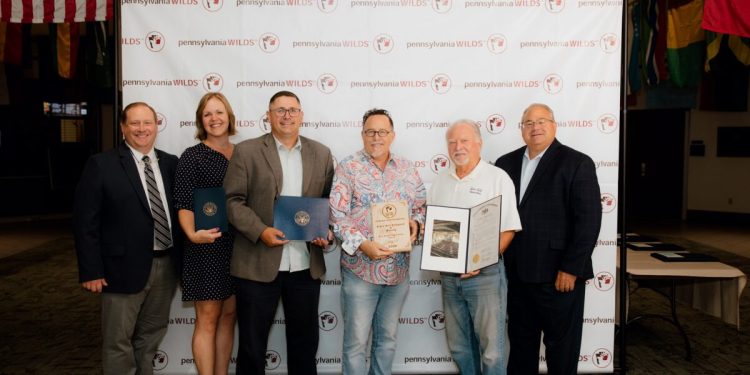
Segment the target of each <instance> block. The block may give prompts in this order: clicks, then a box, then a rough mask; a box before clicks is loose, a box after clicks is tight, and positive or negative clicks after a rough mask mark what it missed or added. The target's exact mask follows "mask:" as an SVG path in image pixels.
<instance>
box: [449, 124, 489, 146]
mask: <svg viewBox="0 0 750 375" xmlns="http://www.w3.org/2000/svg"><path fill="white" fill-rule="evenodd" d="M460 125H469V127H470V128H471V129H472V130H474V135H475V136H476V138H477V142H482V132H480V131H479V128H481V125H479V123H478V122H476V121H474V120H469V119H460V120H457V121H455V122H453V124H451V126H449V127H448V130H447V131H446V132H445V140H446V141H447V140H448V134H450V132H451V131H452V130H453V129H455V128H457V127H458V126H460Z"/></svg>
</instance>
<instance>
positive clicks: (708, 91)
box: [700, 33, 750, 112]
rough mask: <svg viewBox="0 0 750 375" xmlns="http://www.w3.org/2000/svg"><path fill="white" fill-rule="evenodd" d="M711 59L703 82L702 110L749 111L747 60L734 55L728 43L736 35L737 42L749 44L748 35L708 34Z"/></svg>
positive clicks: (749, 71)
mask: <svg viewBox="0 0 750 375" xmlns="http://www.w3.org/2000/svg"><path fill="white" fill-rule="evenodd" d="M709 34H710V35H709V37H710V38H711V42H710V43H709V48H710V50H709V52H708V55H709V57H710V58H711V59H710V60H709V62H708V67H707V68H710V71H708V70H707V73H706V74H705V75H704V79H703V81H702V82H701V105H700V109H701V110H705V111H737V112H746V111H747V103H748V101H747V98H748V92H747V87H748V74H749V73H750V70H748V69H747V64H748V63H750V61H748V62H741V61H740V60H739V59H738V58H737V56H736V55H735V53H736V52H735V51H734V50H732V49H731V48H730V46H729V44H730V40H731V39H732V38H734V40H735V41H736V42H735V43H737V42H738V43H741V44H743V45H744V46H745V48H746V47H747V46H748V45H747V44H746V43H747V42H748V39H747V38H742V39H744V41H742V40H741V38H739V37H738V36H736V35H724V34H713V33H709Z"/></svg>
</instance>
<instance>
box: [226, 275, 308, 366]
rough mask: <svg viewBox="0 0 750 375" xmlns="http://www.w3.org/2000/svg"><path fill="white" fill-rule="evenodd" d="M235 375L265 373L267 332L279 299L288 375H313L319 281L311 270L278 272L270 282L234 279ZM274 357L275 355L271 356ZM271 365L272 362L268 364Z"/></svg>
mask: <svg viewBox="0 0 750 375" xmlns="http://www.w3.org/2000/svg"><path fill="white" fill-rule="evenodd" d="M236 280H237V294H236V296H237V325H238V328H239V334H240V337H239V347H238V349H237V351H238V353H237V374H238V375H259V374H263V373H265V369H266V348H267V346H268V334H269V332H270V330H271V325H272V324H273V319H274V316H275V314H276V308H277V306H278V304H279V298H280V299H281V302H282V304H283V306H284V317H285V320H286V348H287V350H286V352H287V358H286V363H287V369H288V373H289V374H290V375H295V374H300V375H315V374H317V367H316V364H315V356H316V354H317V352H318V333H319V328H318V300H319V298H320V280H313V279H312V277H310V270H303V271H299V272H279V275H278V276H277V277H276V279H275V280H274V281H272V282H270V283H263V282H257V281H252V280H246V279H239V278H237V279H236ZM272 359H277V358H272ZM269 365H271V364H269Z"/></svg>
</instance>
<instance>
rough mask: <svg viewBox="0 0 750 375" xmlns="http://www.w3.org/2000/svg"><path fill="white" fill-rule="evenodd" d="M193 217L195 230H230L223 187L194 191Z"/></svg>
mask: <svg viewBox="0 0 750 375" xmlns="http://www.w3.org/2000/svg"><path fill="white" fill-rule="evenodd" d="M193 215H194V216H195V230H199V229H213V228H219V230H220V231H221V232H226V231H228V230H229V224H228V223H227V197H226V194H225V193H224V188H223V187H215V188H203V189H195V190H193Z"/></svg>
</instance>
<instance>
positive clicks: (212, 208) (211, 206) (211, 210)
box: [203, 201, 218, 216]
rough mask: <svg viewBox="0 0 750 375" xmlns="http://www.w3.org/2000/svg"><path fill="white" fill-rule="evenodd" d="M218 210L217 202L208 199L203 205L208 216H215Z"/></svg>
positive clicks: (204, 212)
mask: <svg viewBox="0 0 750 375" xmlns="http://www.w3.org/2000/svg"><path fill="white" fill-rule="evenodd" d="M217 211H218V208H217V207H216V203H214V202H211V201H208V202H206V203H205V204H204V205H203V214H205V215H206V216H214V215H216V212H217Z"/></svg>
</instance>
